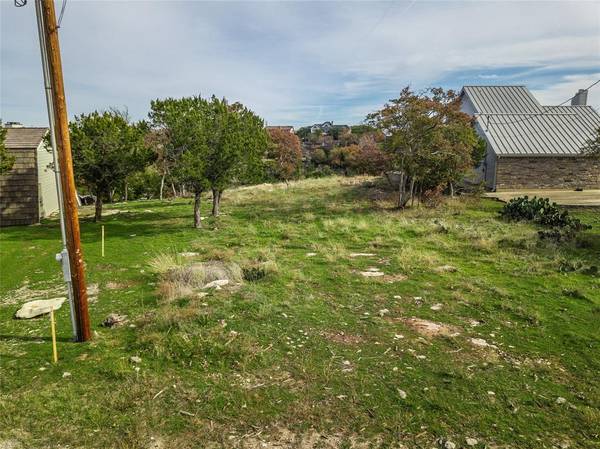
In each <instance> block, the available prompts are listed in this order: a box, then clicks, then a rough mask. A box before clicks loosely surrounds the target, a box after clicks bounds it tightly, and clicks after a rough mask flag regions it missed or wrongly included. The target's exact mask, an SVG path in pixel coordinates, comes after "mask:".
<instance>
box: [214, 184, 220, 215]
mask: <svg viewBox="0 0 600 449" xmlns="http://www.w3.org/2000/svg"><path fill="white" fill-rule="evenodd" d="M221 193H222V191H221V190H219V189H212V194H213V200H212V215H213V217H218V216H219V208H220V206H221Z"/></svg>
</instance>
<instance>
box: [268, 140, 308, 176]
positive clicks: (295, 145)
mask: <svg viewBox="0 0 600 449" xmlns="http://www.w3.org/2000/svg"><path fill="white" fill-rule="evenodd" d="M269 136H270V137H271V145H270V146H269V151H268V153H267V157H268V158H269V159H270V160H272V161H273V169H274V173H275V176H277V178H278V179H281V180H282V181H285V182H286V183H287V182H288V181H289V180H290V179H294V178H297V177H298V175H299V174H300V168H301V165H302V148H301V146H300V139H299V138H298V136H297V135H296V134H294V133H290V132H289V131H286V130H283V129H269Z"/></svg>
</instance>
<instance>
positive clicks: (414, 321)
mask: <svg viewBox="0 0 600 449" xmlns="http://www.w3.org/2000/svg"><path fill="white" fill-rule="evenodd" d="M402 321H403V323H405V324H406V325H408V326H409V327H410V328H412V329H414V330H415V331H416V332H417V333H419V334H421V335H423V336H425V337H456V336H457V335H459V334H460V332H458V329H457V328H456V327H454V326H451V325H449V324H443V323H435V322H433V321H429V320H424V319H421V318H415V317H412V318H408V319H405V320H402Z"/></svg>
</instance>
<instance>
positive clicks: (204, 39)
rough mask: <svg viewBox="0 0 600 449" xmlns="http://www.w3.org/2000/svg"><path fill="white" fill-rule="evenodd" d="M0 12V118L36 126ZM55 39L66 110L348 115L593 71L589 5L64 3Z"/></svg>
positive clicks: (29, 68)
mask: <svg viewBox="0 0 600 449" xmlns="http://www.w3.org/2000/svg"><path fill="white" fill-rule="evenodd" d="M0 13H1V17H0V21H1V28H2V30H1V43H0V44H1V47H0V48H1V49H0V51H1V53H0V58H1V63H2V64H1V67H0V74H1V78H2V79H1V81H0V86H1V89H2V99H1V111H0V114H1V115H2V118H4V119H5V120H19V119H21V120H22V121H25V122H31V123H43V122H44V121H45V117H46V115H45V111H44V102H43V91H42V89H41V74H40V69H39V50H38V48H37V38H36V36H35V22H34V10H33V5H29V6H28V7H26V8H20V9H17V8H14V7H12V2H9V1H3V2H1V5H0ZM61 42H62V46H63V59H64V70H65V77H66V87H67V89H68V100H69V110H70V112H71V113H82V112H87V111H90V110H93V109H97V108H100V109H101V108H107V107H109V106H117V107H122V106H125V105H127V106H128V107H129V110H130V112H131V114H132V116H134V117H136V118H143V117H144V116H145V114H146V111H147V109H148V107H149V102H150V100H151V99H153V98H157V97H164V96H182V95H191V94H197V93H202V94H203V95H210V94H213V93H214V94H216V95H218V96H226V97H228V98H230V99H232V100H239V101H242V102H244V103H245V104H247V105H249V106H250V107H252V108H253V109H254V110H256V111H257V112H258V113H259V114H261V115H263V116H264V117H265V118H266V119H267V121H269V122H270V123H278V122H281V123H293V124H303V123H304V124H306V123H312V122H316V121H319V120H324V119H333V120H336V121H338V122H339V121H358V120H360V118H362V117H364V115H365V114H366V113H367V112H369V111H371V110H372V109H373V107H374V106H376V105H380V104H382V103H383V102H384V101H385V100H386V99H388V98H390V97H391V96H392V95H394V94H395V93H397V92H398V91H399V90H400V89H401V88H402V86H404V85H406V84H411V85H412V86H413V87H415V88H421V87H426V86H428V85H431V84H441V83H443V84H445V85H446V86H447V87H453V88H459V87H460V86H461V84H462V83H463V82H465V83H466V82H470V83H474V82H477V80H478V79H479V80H484V81H485V82H497V83H501V82H511V83H512V82H515V83H517V82H518V83H524V84H529V85H531V86H533V87H535V88H536V93H539V94H540V95H541V96H542V97H546V98H553V97H551V95H553V96H555V97H558V98H562V97H563V96H564V95H563V94H564V93H565V92H566V91H567V90H569V93H568V94H567V95H566V96H565V98H566V97H568V96H570V95H572V94H573V93H574V91H573V92H570V90H573V89H572V87H574V85H575V84H578V83H579V81H582V82H583V81H585V82H587V81H586V80H588V78H590V76H591V77H592V78H593V75H589V76H588V75H583V74H584V73H592V72H594V73H597V72H600V64H599V61H600V3H592V2H441V1H438V2H421V1H417V2H409V1H406V2H394V3H390V2H317V3H315V2H243V3H240V2H236V3H228V2H225V3H223V2H199V1H196V2H194V1H187V2H178V1H153V2H146V1H119V2H108V1H86V2H83V1H79V2H78V1H73V0H72V1H69V3H68V4H67V10H66V14H65V18H64V21H63V27H62V29H61ZM515 68H521V70H515ZM507 70H511V71H510V73H508V72H507ZM578 77H583V78H582V79H580V78H578ZM584 84H585V83H584ZM588 84H590V83H588ZM580 87H584V86H577V88H580ZM575 90H576V89H575ZM598 90H600V87H599V88H598ZM558 92H560V94H559V93H558ZM590 97H591V99H592V100H593V101H594V102H595V103H592V104H595V105H596V106H598V105H599V104H600V103H598V102H597V100H595V99H596V98H597V97H596V94H595V93H593V95H592V94H591V95H590ZM563 99H564V98H563Z"/></svg>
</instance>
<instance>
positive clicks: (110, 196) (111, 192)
mask: <svg viewBox="0 0 600 449" xmlns="http://www.w3.org/2000/svg"><path fill="white" fill-rule="evenodd" d="M114 196H115V189H109V190H108V202H109V203H112V202H113V198H114Z"/></svg>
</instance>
